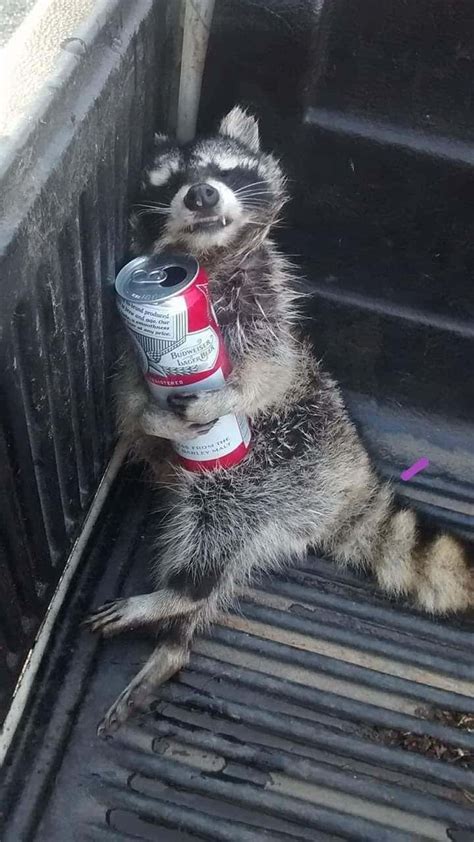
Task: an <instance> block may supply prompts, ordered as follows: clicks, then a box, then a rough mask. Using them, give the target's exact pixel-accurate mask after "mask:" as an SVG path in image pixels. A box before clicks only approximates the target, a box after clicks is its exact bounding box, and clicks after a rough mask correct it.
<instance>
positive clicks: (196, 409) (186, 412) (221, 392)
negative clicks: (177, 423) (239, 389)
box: [168, 388, 233, 424]
mask: <svg viewBox="0 0 474 842" xmlns="http://www.w3.org/2000/svg"><path fill="white" fill-rule="evenodd" d="M230 398H231V394H230V390H229V389H227V388H225V389H215V390H212V391H209V392H195V393H191V392H179V393H178V394H176V395H169V397H168V404H169V406H170V407H171V409H172V410H173V412H174V413H175V414H176V415H177V416H178V417H179V418H182V419H184V420H185V421H188V422H189V421H193V422H194V423H198V424H206V423H209V422H210V421H216V420H217V418H219V417H220V416H221V415H227V413H229V412H232V411H233V408H232V406H231V401H230Z"/></svg>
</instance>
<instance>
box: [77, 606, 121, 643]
mask: <svg viewBox="0 0 474 842" xmlns="http://www.w3.org/2000/svg"><path fill="white" fill-rule="evenodd" d="M126 603H127V600H126V599H116V600H114V601H112V602H105V603H104V604H103V605H101V606H100V608H96V609H95V611H92V612H91V614H89V616H88V617H86V619H85V620H83V621H82V623H81V627H82V628H84V629H88V630H89V631H91V632H100V633H101V634H102V635H103V636H104V637H111V636H112V635H113V634H117V632H119V631H123V629H124V627H125V625H126V623H125V622H124V621H125V615H126V611H125V608H126Z"/></svg>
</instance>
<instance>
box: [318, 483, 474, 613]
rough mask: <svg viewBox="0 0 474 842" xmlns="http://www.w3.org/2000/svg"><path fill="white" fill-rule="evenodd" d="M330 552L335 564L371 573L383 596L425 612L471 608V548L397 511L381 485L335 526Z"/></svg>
mask: <svg viewBox="0 0 474 842" xmlns="http://www.w3.org/2000/svg"><path fill="white" fill-rule="evenodd" d="M328 549H329V551H330V553H331V555H332V556H333V558H334V559H335V560H336V561H340V562H343V563H346V564H356V565H358V566H359V567H363V568H364V569H366V570H370V571H372V572H373V573H374V575H375V576H376V578H377V581H378V583H379V585H380V587H381V588H383V590H385V591H386V592H388V593H389V594H393V595H395V596H401V595H406V596H409V597H410V598H411V599H413V600H414V602H415V603H416V605H417V606H418V607H419V608H421V609H422V610H424V611H427V612H430V613H432V614H448V613H452V612H455V611H467V610H469V609H473V608H474V569H473V566H472V560H473V556H474V552H472V550H473V547H472V546H471V547H470V546H469V544H467V542H466V543H464V542H462V541H461V540H459V539H457V538H455V537H453V536H451V535H447V534H445V533H440V532H439V531H436V530H435V529H433V528H432V527H431V526H428V525H427V524H425V523H424V522H423V520H422V518H421V517H420V516H419V515H418V514H416V513H415V512H414V511H412V510H410V509H404V508H400V507H399V506H397V505H396V503H395V502H394V500H393V498H392V494H391V491H390V489H389V488H388V487H387V486H385V485H382V486H379V487H378V488H377V490H376V491H375V492H374V493H373V494H372V495H371V497H370V499H369V500H367V501H366V503H365V505H362V506H361V507H360V508H359V511H358V512H357V514H356V513H355V512H354V511H353V512H352V514H351V517H350V519H349V520H348V521H346V522H345V523H343V524H341V525H340V526H339V528H338V530H337V534H336V535H335V536H333V537H332V540H331V544H330V546H329V547H328Z"/></svg>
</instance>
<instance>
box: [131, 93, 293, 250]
mask: <svg viewBox="0 0 474 842" xmlns="http://www.w3.org/2000/svg"><path fill="white" fill-rule="evenodd" d="M142 197H143V198H142V202H141V204H138V205H137V206H136V210H135V213H134V216H133V217H132V225H133V227H134V229H135V235H136V241H137V242H140V246H143V247H144V249H145V250H149V249H150V248H153V246H155V245H156V246H157V247H163V246H164V245H173V244H177V245H178V246H180V247H183V248H185V249H186V250H187V251H189V252H191V253H193V254H199V253H203V252H207V251H210V250H212V249H215V248H220V247H223V248H225V247H227V246H231V245H232V243H233V242H234V241H235V240H237V239H238V240H241V239H242V237H244V239H245V234H247V233H248V234H249V236H251V237H252V238H253V237H254V236H255V234H256V233H257V231H258V230H261V231H262V232H264V231H266V230H267V229H268V226H269V225H271V224H272V222H274V221H275V219H276V216H277V214H278V212H279V210H280V208H281V206H282V205H283V203H284V201H285V195H284V178H283V174H282V172H281V170H280V167H279V165H278V163H277V161H276V160H275V158H273V157H272V156H271V155H265V154H263V153H262V152H261V151H260V143H259V136H258V124H257V121H256V120H255V119H254V118H253V117H251V116H249V115H247V114H246V112H245V111H243V110H242V109H241V108H239V107H236V108H234V109H232V111H231V112H230V113H229V114H227V116H226V117H224V119H223V120H222V122H221V124H220V127H219V132H218V134H217V135H216V136H215V137H212V138H208V139H202V140H197V141H195V142H193V143H192V144H188V145H186V146H184V147H179V146H177V145H176V144H175V143H174V142H173V141H172V140H170V139H169V138H166V137H164V136H162V135H159V136H157V138H156V153H155V158H154V161H153V164H152V166H151V167H149V168H148V169H147V171H146V173H145V181H144V184H143V194H142Z"/></svg>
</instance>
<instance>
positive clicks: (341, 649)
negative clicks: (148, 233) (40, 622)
mask: <svg viewBox="0 0 474 842" xmlns="http://www.w3.org/2000/svg"><path fill="white" fill-rule="evenodd" d="M149 506H150V492H149V490H147V488H146V486H145V485H144V484H143V483H141V482H140V480H139V478H138V477H137V476H136V475H135V474H134V473H132V472H131V471H130V470H127V471H126V472H124V474H123V475H122V477H121V478H120V479H119V481H118V482H117V483H116V487H115V489H114V493H113V495H112V498H111V500H110V501H109V503H108V511H107V512H106V513H105V515H104V517H103V518H102V523H101V525H100V528H99V529H98V531H97V532H96V534H95V536H94V539H93V541H92V542H91V543H92V546H91V550H90V553H89V556H88V558H87V561H86V563H85V566H84V567H83V568H82V571H81V573H80V576H79V577H78V581H77V583H76V586H75V587H74V588H73V589H72V591H71V597H70V601H69V603H68V605H67V606H64V609H63V616H62V619H61V620H60V622H59V623H58V630H57V632H56V636H55V639H54V641H53V645H52V647H51V651H50V656H49V660H48V663H47V664H46V665H45V667H44V670H43V675H42V676H41V681H40V682H39V683H38V684H37V690H36V692H35V695H34V698H33V700H32V703H31V706H30V710H29V711H28V715H27V718H26V722H25V724H24V726H23V728H22V731H21V735H20V737H19V739H18V741H17V745H16V746H15V750H14V752H13V757H12V760H11V763H10V767H9V769H7V772H6V779H5V781H4V785H3V787H2V793H3V796H2V797H3V803H2V805H1V808H2V812H3V815H4V818H5V827H4V830H3V833H2V835H1V838H2V840H4V842H19V840H29V839H34V840H45V841H46V840H48V842H49V841H50V840H53V842H68V840H81V841H82V840H89V839H90V840H101V839H111V840H112V839H124V840H125V839H142V840H160V842H161V840H170V842H171V841H172V842H184V840H187V839H191V838H201V839H216V840H235V842H247V841H248V842H257V840H261V839H269V840H315V839H317V840H336V839H355V840H374V842H382V840H390V842H392V841H393V842H395V840H418V839H437V840H447V839H451V840H457V842H471V840H473V839H474V809H473V806H474V772H473V766H474V733H473V728H474V716H473V702H472V699H473V687H474V684H473V679H474V666H473V662H472V634H471V633H470V629H469V626H468V624H467V622H465V623H464V624H463V623H461V622H459V621H450V622H445V621H443V622H440V621H437V622H432V621H431V620H429V619H427V618H426V617H422V616H421V615H418V614H417V613H415V612H413V611H410V610H409V609H408V608H406V607H405V606H403V605H402V606H400V605H396V606H394V605H391V604H390V603H388V602H387V601H386V600H385V599H383V598H382V597H381V596H380V594H378V593H377V591H376V589H375V588H374V587H373V585H372V583H371V582H370V581H368V580H364V579H361V578H360V577H356V576H354V575H352V574H349V573H342V572H340V571H338V570H337V569H336V568H335V567H334V566H333V565H331V564H330V563H329V562H327V561H324V560H320V559H316V558H308V560H307V562H306V564H305V565H304V568H303V569H300V570H298V571H293V572H290V573H288V574H285V575H282V576H277V577H273V578H271V579H268V580H266V581H264V582H262V583H261V584H260V585H259V586H257V587H256V588H255V590H254V591H252V593H250V594H249V595H248V596H246V597H245V599H243V600H242V602H241V608H240V610H239V611H236V613H235V614H233V615H232V616H230V617H228V618H227V619H226V620H225V621H223V622H222V623H221V624H220V625H219V626H217V627H216V628H215V629H214V632H213V634H212V637H210V638H209V639H207V638H206V639H201V640H199V641H197V642H196V644H195V647H194V650H193V656H192V659H191V663H190V666H189V667H188V669H186V670H184V671H183V672H182V673H181V674H180V675H179V676H178V677H177V678H176V679H175V680H173V681H171V682H169V683H168V684H167V685H166V686H164V687H163V688H162V689H161V692H160V694H159V696H158V697H157V700H156V703H155V704H154V705H153V707H154V710H153V712H152V713H151V714H147V715H145V714H144V715H141V716H138V717H136V718H135V719H133V720H131V721H130V723H129V724H128V725H127V726H126V727H124V728H122V730H121V731H120V732H118V734H117V735H115V736H114V737H113V738H108V739H107V740H106V741H103V740H100V739H99V738H98V737H96V733H95V731H96V725H97V722H98V720H99V719H100V717H101V716H102V714H103V712H104V711H105V710H106V709H107V707H108V706H109V705H110V704H111V702H112V701H113V700H114V699H115V697H116V696H117V694H118V693H119V692H120V690H121V689H123V687H124V686H125V684H126V683H127V682H128V681H129V680H130V678H131V677H132V676H133V675H134V674H135V673H136V672H137V670H138V668H139V666H140V664H141V663H142V662H143V661H144V660H145V658H146V656H147V653H148V652H149V651H150V649H151V647H152V645H153V644H152V642H151V641H150V640H149V639H146V638H139V637H136V636H130V637H127V638H125V637H122V638H119V639H116V640H113V641H110V642H105V643H102V642H99V641H98V640H97V638H96V637H95V636H92V635H90V634H88V633H85V632H80V631H79V629H78V626H79V622H80V620H81V619H82V617H83V616H84V614H85V613H86V611H87V609H88V607H89V606H90V605H93V604H94V605H96V604H99V603H100V602H101V601H103V600H105V599H106V598H110V597H112V596H114V595H117V594H119V593H125V594H128V593H138V592H140V590H143V588H144V582H145V569H146V557H147V549H146V547H147V523H148V522H149V515H148V510H149ZM471 628H472V627H471Z"/></svg>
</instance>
